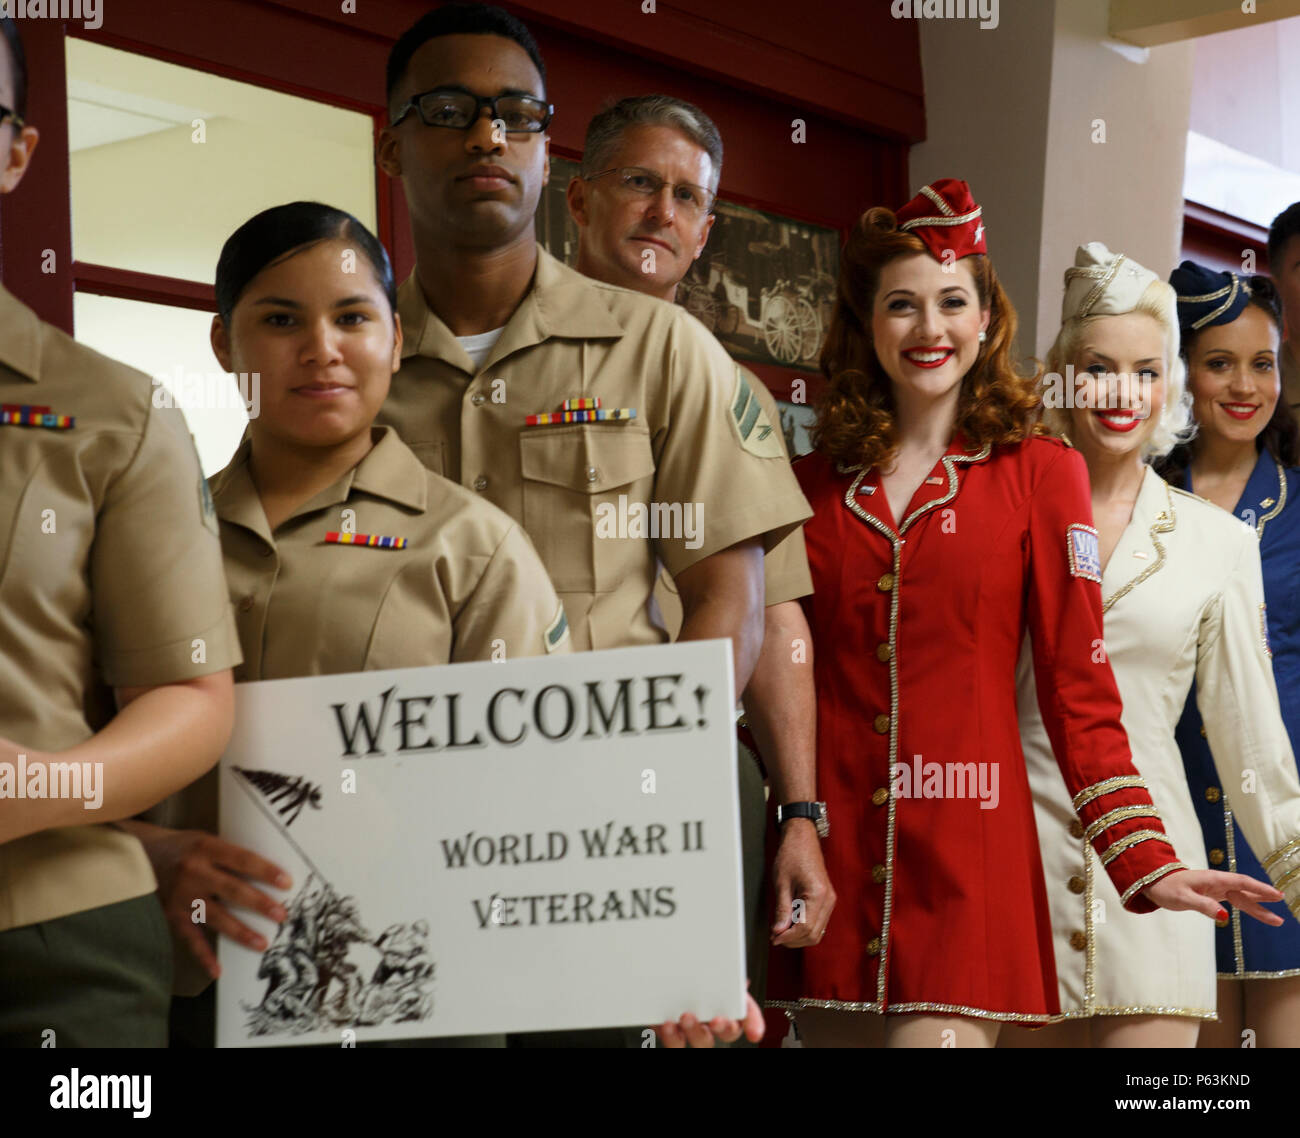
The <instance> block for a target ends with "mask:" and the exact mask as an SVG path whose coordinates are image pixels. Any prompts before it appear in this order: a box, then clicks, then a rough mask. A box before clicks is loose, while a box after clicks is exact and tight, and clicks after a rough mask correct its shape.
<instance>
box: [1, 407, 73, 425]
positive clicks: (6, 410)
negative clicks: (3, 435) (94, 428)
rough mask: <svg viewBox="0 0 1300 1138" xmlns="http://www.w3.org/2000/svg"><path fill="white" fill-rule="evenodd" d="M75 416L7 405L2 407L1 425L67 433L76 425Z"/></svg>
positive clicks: (48, 410) (45, 409)
mask: <svg viewBox="0 0 1300 1138" xmlns="http://www.w3.org/2000/svg"><path fill="white" fill-rule="evenodd" d="M76 421H77V420H76V417H75V416H73V415H55V414H53V413H51V411H50V409H49V408H48V407H31V406H26V405H23V406H19V405H18V404H16V403H6V404H4V405H3V406H0V425H3V426H7V427H45V428H47V429H48V430H51V431H66V430H68V429H69V428H71V427H72V426H73V425H74V424H75V423H76Z"/></svg>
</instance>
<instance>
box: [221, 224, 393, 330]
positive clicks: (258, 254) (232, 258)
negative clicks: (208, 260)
mask: <svg viewBox="0 0 1300 1138" xmlns="http://www.w3.org/2000/svg"><path fill="white" fill-rule="evenodd" d="M335 238H343V239H344V240H345V241H352V242H354V243H355V244H356V245H357V246H359V247H360V249H361V251H362V252H363V253H364V254H365V256H366V260H368V261H369V262H370V266H371V268H373V269H374V271H375V278H376V279H377V280H378V281H379V287H380V289H381V290H382V291H383V294H384V296H385V297H387V298H388V305H389V307H390V308H392V309H393V311H394V312H396V311H397V286H396V284H395V283H394V281H393V266H392V263H391V262H390V261H389V259H388V254H387V253H386V252H385V251H384V247H383V246H382V245H381V244H380V243H379V241H378V240H377V239H376V238H375V235H374V234H373V233H371V232H370V230H368V229H367V228H366V227H365V226H364V225H362V224H361V222H359V221H358V220H357V219H356V218H355V217H353V216H352V215H351V214H350V213H347V212H345V211H344V210H341V209H335V208H334V207H333V206H329V205H324V204H322V203H321V202H290V203H289V204H288V205H277V206H272V207H271V208H270V209H264V210H263V211H262V212H261V213H259V214H257V215H256V216H255V217H250V218H249V219H248V220H247V221H246V222H244V224H243V225H241V226H240V227H239V228H238V229H236V230H235V232H234V233H232V234H231V235H230V236H229V237H228V238H226V243H225V244H224V245H223V246H222V247H221V256H220V257H219V258H218V260H217V285H216V289H217V311H218V312H219V313H220V314H221V319H222V320H224V321H225V322H226V323H227V324H229V323H230V314H231V313H232V312H233V311H234V308H235V305H236V303H237V302H238V301H239V298H240V296H242V295H243V292H244V290H245V289H246V288H247V287H248V284H249V282H250V281H251V280H252V279H253V278H254V277H255V276H257V274H258V273H260V272H261V271H262V270H263V269H265V268H266V267H267V266H268V265H271V264H273V263H274V262H276V261H279V260H281V259H282V258H284V257H285V256H286V255H287V254H291V253H296V252H297V251H298V250H300V249H304V248H306V247H307V246H308V245H315V244H316V243H317V242H320V241H332V240H334V239H335Z"/></svg>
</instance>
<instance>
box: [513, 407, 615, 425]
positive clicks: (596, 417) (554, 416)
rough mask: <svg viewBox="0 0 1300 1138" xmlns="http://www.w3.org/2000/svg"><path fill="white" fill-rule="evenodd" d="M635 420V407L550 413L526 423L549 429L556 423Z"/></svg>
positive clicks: (536, 416)
mask: <svg viewBox="0 0 1300 1138" xmlns="http://www.w3.org/2000/svg"><path fill="white" fill-rule="evenodd" d="M635 418H636V408H635V407H610V408H607V409H606V410H596V409H590V410H587V411H548V412H546V413H545V414H541V415H528V416H527V417H525V419H524V423H525V425H527V426H529V427H548V426H552V425H554V424H556V423H604V422H606V421H608V420H610V419H635Z"/></svg>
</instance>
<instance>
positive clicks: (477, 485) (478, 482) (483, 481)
mask: <svg viewBox="0 0 1300 1138" xmlns="http://www.w3.org/2000/svg"><path fill="white" fill-rule="evenodd" d="M487 486H488V483H487V475H486V474H480V475H479V476H478V477H477V478H475V479H474V489H475V490H486V489H487Z"/></svg>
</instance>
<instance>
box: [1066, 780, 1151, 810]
mask: <svg viewBox="0 0 1300 1138" xmlns="http://www.w3.org/2000/svg"><path fill="white" fill-rule="evenodd" d="M1146 786H1147V783H1146V779H1144V778H1143V777H1142V776H1141V775H1134V774H1117V775H1115V776H1114V777H1113V778H1103V779H1102V780H1101V782H1094V783H1093V784H1092V785H1091V786H1085V787H1084V788H1083V789H1082V790H1081V791H1079V793H1078V794H1076V795H1075V796H1074V801H1073V802H1072V803H1071V805H1072V806H1073V807H1074V809H1075V810H1076V811H1078V810H1081V809H1083V807H1085V806H1087V805H1088V803H1089V802H1091V801H1092V800H1093V799H1095V798H1100V797H1101V796H1102V795H1103V794H1113V793H1114V792H1115V791H1117V790H1129V789H1131V788H1134V787H1140V788H1141V789H1143V790H1145V789H1146Z"/></svg>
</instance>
